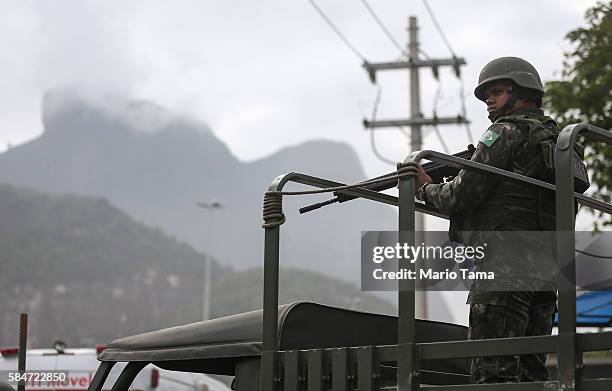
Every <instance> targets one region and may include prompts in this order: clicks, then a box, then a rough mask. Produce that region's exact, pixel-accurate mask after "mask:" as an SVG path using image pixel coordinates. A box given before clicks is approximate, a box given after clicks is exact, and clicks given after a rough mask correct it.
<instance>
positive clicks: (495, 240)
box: [425, 110, 559, 290]
mask: <svg viewBox="0 0 612 391" xmlns="http://www.w3.org/2000/svg"><path fill="white" fill-rule="evenodd" d="M558 133H559V129H558V127H557V125H556V123H555V122H554V121H553V120H552V119H550V117H546V116H544V115H543V113H542V111H541V110H532V111H528V112H516V113H513V114H512V115H511V116H505V117H501V118H499V119H498V120H497V121H495V122H494V123H493V124H492V125H491V126H490V127H489V128H488V129H487V131H486V132H485V133H484V134H483V136H482V138H481V139H480V142H479V143H478V146H477V148H476V150H475V152H474V154H473V156H472V159H471V160H472V161H474V162H478V163H484V164H487V165H489V166H493V167H497V168H500V169H503V170H506V171H510V172H514V173H517V174H521V175H525V176H529V177H533V178H536V179H540V180H548V181H550V179H551V178H550V169H549V168H547V164H552V162H548V163H547V158H549V157H547V156H544V155H546V153H544V152H543V150H544V149H545V148H543V147H542V145H543V144H542V143H543V142H546V143H549V144H550V145H551V146H554V142H555V140H556V137H557V135H558ZM553 148H554V147H553ZM550 160H552V157H550ZM551 169H553V170H554V165H553V166H552V167H551ZM425 201H426V203H428V204H430V205H433V206H436V207H437V208H438V209H440V210H441V211H443V212H445V213H448V214H449V216H450V220H451V229H450V232H449V234H450V235H449V236H450V238H451V239H452V240H454V241H457V242H463V243H465V244H471V245H481V244H483V243H487V244H488V245H489V250H491V251H490V252H489V255H488V256H487V259H488V261H487V262H485V263H483V264H478V263H477V265H476V266H477V269H479V270H483V271H494V272H495V274H496V276H499V277H501V278H508V279H509V281H513V284H514V283H515V282H516V281H517V278H516V277H518V276H522V277H525V278H535V279H537V280H550V278H551V276H550V275H545V274H549V273H548V270H552V268H554V262H553V260H552V259H551V257H550V254H548V253H547V252H546V253H541V252H540V251H535V249H537V248H539V247H542V246H541V243H544V242H543V241H541V240H537V239H536V238H534V235H531V234H529V233H528V232H517V231H550V230H554V229H555V228H554V227H555V220H554V215H555V200H554V193H552V192H550V191H547V190H541V189H538V188H535V187H534V186H530V185H527V184H521V183H517V182H512V181H508V180H503V178H501V177H499V176H493V175H482V174H476V173H474V172H473V171H468V170H461V171H460V172H459V174H458V175H457V176H456V177H455V178H454V179H453V180H452V181H450V182H448V183H442V184H432V185H429V186H427V187H426V193H425ZM494 231H495V232H494ZM508 231H514V233H511V232H508ZM517 235H518V236H517ZM542 236H543V234H542ZM547 247H548V246H547ZM547 254H548V255H547ZM536 255H537V256H536ZM509 258H512V259H513V260H512V262H508V259H509ZM536 259H538V261H537V262H536V261H535V260H536ZM544 272H546V273H544ZM497 282H498V283H499V281H497ZM497 289H499V287H497V288H496V290H497Z"/></svg>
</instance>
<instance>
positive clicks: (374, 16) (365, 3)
mask: <svg viewBox="0 0 612 391" xmlns="http://www.w3.org/2000/svg"><path fill="white" fill-rule="evenodd" d="M361 3H362V4H363V6H364V7H366V9H367V10H368V12H369V13H370V16H372V18H374V20H375V21H376V23H377V24H378V26H379V27H380V28H381V30H382V31H383V32H384V33H385V35H386V36H387V38H389V40H390V41H391V42H392V43H393V44H394V45H395V47H396V48H397V49H398V50H399V51H400V53H405V52H406V50H405V49H404V48H403V47H402V45H400V44H399V43H398V42H397V41H396V40H395V38H394V37H393V35H391V33H390V32H389V30H388V29H387V27H385V25H384V23H383V22H382V21H381V20H380V18H379V17H378V16H377V15H376V13H375V12H374V10H373V9H372V7H370V4H368V2H367V0H361Z"/></svg>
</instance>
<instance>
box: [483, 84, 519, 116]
mask: <svg viewBox="0 0 612 391" xmlns="http://www.w3.org/2000/svg"><path fill="white" fill-rule="evenodd" d="M507 91H508V94H509V95H510V98H509V99H508V101H507V102H506V103H505V104H504V105H503V106H502V107H500V108H499V109H497V110H495V111H492V112H491V113H490V114H489V119H490V120H491V122H495V121H497V120H498V119H499V118H500V117H503V116H504V115H505V114H506V112H507V111H509V110H511V109H512V108H513V107H514V104H515V103H516V101H517V100H518V94H517V93H516V92H515V91H514V90H513V89H512V86H511V85H510V86H508V89H507Z"/></svg>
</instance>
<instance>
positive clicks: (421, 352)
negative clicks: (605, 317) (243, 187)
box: [92, 123, 612, 391]
mask: <svg viewBox="0 0 612 391" xmlns="http://www.w3.org/2000/svg"><path fill="white" fill-rule="evenodd" d="M581 133H583V134H584V136H586V138H587V139H591V140H595V141H601V142H604V143H608V144H612V133H610V132H608V131H606V130H603V129H600V128H598V127H595V126H592V125H589V124H587V123H582V124H578V125H571V126H568V127H565V128H564V129H563V130H562V131H561V133H560V135H559V138H558V142H557V157H556V162H555V164H556V185H551V184H549V183H546V182H543V181H539V180H536V179H533V178H529V177H526V176H522V175H518V174H515V173H511V172H508V171H505V170H501V169H498V168H495V167H490V166H487V165H485V164H481V163H476V162H472V161H469V160H465V159H460V158H457V157H454V156H449V155H445V154H442V153H439V152H435V151H426V150H425V151H416V152H414V153H412V154H410V155H409V156H408V158H406V160H405V162H416V163H418V162H419V161H420V160H422V159H427V160H432V161H439V162H444V163H446V164H449V165H451V166H454V167H458V168H462V169H467V170H471V171H476V172H478V173H481V174H486V175H496V176H499V177H503V178H505V179H508V180H512V181H518V182H522V183H528V184H531V185H534V186H537V187H540V188H545V189H548V190H553V191H555V192H556V208H557V210H556V214H557V231H573V230H574V219H575V216H574V202H575V201H578V202H580V203H581V204H583V205H585V206H589V207H591V208H594V209H597V210H600V211H602V212H604V213H608V214H611V213H612V207H610V206H609V205H607V204H605V203H603V202H601V201H598V200H594V199H592V198H589V197H587V196H584V195H582V194H577V193H574V191H573V186H574V183H573V174H572V164H573V161H572V159H573V153H572V152H573V146H574V144H575V142H576V140H577V138H578V136H579V135H580V134H581ZM290 181H291V182H297V183H302V184H306V185H312V186H316V187H319V188H328V187H335V186H341V185H343V184H342V183H339V182H334V181H329V180H326V179H322V178H317V177H313V176H309V175H304V174H299V173H287V174H284V175H281V176H279V177H277V178H276V179H275V180H274V181H273V182H272V183H271V184H270V186H269V188H268V190H269V191H282V189H283V187H284V186H285V184H286V183H287V182H290ZM398 187H399V197H397V198H396V197H393V196H389V195H386V194H381V193H377V192H375V191H372V190H367V189H363V188H357V189H351V190H343V191H341V193H346V194H350V195H353V196H357V197H361V198H366V199H370V200H372V201H377V202H381V203H385V204H390V205H398V206H399V231H400V241H402V242H406V243H409V244H411V243H412V244H414V241H415V232H414V216H415V212H416V211H417V210H418V211H420V212H424V213H428V214H435V212H436V211H435V210H431V208H426V207H424V205H423V204H419V203H417V202H415V201H414V194H415V178H413V177H404V178H401V179H400V180H399V185H398ZM432 212H433V213H432ZM439 214H440V212H438V215H439ZM569 236H570V237H571V238H572V240H564V241H558V243H557V254H559V255H560V256H561V257H562V258H564V259H563V260H562V262H563V264H566V265H570V269H571V270H570V274H569V277H570V279H571V280H572V281H574V283H575V257H574V251H573V249H574V245H575V243H574V240H573V236H571V235H569ZM279 244H280V226H275V227H269V228H265V247H264V308H263V314H264V315H263V318H264V323H263V328H264V329H263V351H262V377H261V380H262V390H265V391H268V390H269V391H274V390H276V388H277V385H278V384H279V383H280V376H279V375H278V374H279V368H278V366H279V363H278V357H279V353H280V352H279V351H278V347H279V345H278V342H279V330H278V271H279ZM412 283H414V281H412ZM398 302H399V303H398V306H399V318H398V344H397V345H391V346H378V347H375V349H376V351H377V352H378V353H375V354H379V355H380V356H378V357H379V359H380V361H384V360H385V359H386V358H387V357H388V358H393V357H395V359H396V360H397V363H398V369H397V378H398V388H397V389H398V391H416V390H419V389H420V388H423V389H426V388H430V387H427V386H421V385H420V384H419V361H420V360H421V359H425V358H428V359H440V358H458V357H480V356H494V355H499V354H500V353H503V352H504V351H506V350H507V352H506V353H511V351H512V352H515V353H516V354H522V352H523V351H525V352H528V353H551V352H554V351H555V349H554V348H555V347H556V350H557V352H558V353H559V359H558V366H559V382H558V383H557V382H535V383H523V384H490V385H488V384H487V385H460V386H437V387H436V389H437V390H440V391H443V390H445V391H451V390H472V389H474V390H483V391H484V390H557V389H561V390H564V391H571V390H574V389H576V383H577V382H578V383H579V384H580V383H582V384H583V385H584V386H586V387H588V389H592V390H604V389H605V390H607V389H609V388H610V387H611V385H612V380H609V379H597V380H584V381H580V379H579V378H577V376H576V369H577V364H578V366H579V365H581V363H580V361H581V358H582V352H583V351H590V350H601V349H602V347H603V349H607V348H610V347H611V346H610V345H611V344H610V343H606V342H607V341H608V340H607V339H606V338H607V337H608V335H612V333H596V334H592V335H589V336H583V335H576V317H575V316H576V292H575V290H573V291H569V290H565V291H561V292H560V293H559V320H560V324H559V335H558V336H541V337H518V338H505V339H499V340H481V341H474V340H472V341H457V342H438V343H422V344H417V343H416V338H415V337H416V336H415V318H414V314H415V311H414V310H415V308H414V290H402V289H400V291H399V292H398ZM572 314H573V315H572ZM527 339H529V340H530V341H526V340H527ZM509 340H512V341H516V342H519V343H518V344H517V345H516V346H515V345H512V346H511V347H510V349H507V348H505V347H503V344H505V345H507V342H508V341H509ZM520 342H524V343H525V344H522V343H520ZM602 344H603V345H602ZM496 345H497V346H496ZM555 345H556V346H555ZM604 345H605V346H604ZM394 350H395V352H394ZM342 351H345V352H348V353H350V350H348V351H347V350H345V349H342ZM517 352H518V353H517ZM390 355H391V356H390ZM348 356H349V357H350V356H351V354H349V355H348ZM349 363H350V360H349V361H348V362H347V365H349V366H350V364H349ZM334 380H335V381H337V380H338V379H334ZM557 385H558V387H557ZM587 385H588V386H587ZM92 391H94V390H92ZM113 391H114V390H113Z"/></svg>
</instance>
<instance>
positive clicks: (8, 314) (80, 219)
mask: <svg viewBox="0 0 612 391" xmlns="http://www.w3.org/2000/svg"><path fill="white" fill-rule="evenodd" d="M0 216H2V219H0V248H2V252H0V286H2V289H1V290H0V302H1V303H2V311H1V312H0V346H9V345H15V344H17V336H18V320H19V313H20V312H27V313H28V314H29V316H30V318H29V328H28V329H29V330H28V341H29V344H30V346H33V347H50V346H51V343H52V342H53V341H54V340H56V339H62V340H64V341H66V342H67V343H68V345H69V346H71V347H77V346H90V347H91V346H93V345H94V344H95V343H105V342H109V341H111V340H113V339H115V338H118V337H121V336H125V335H130V334H136V333H141V332H145V331H150V330H154V329H159V328H163V327H170V326H175V325H180V324H186V323H190V322H195V321H199V320H201V316H202V297H203V281H204V263H205V260H206V256H205V255H203V254H201V253H198V252H196V251H195V250H194V249H193V248H192V247H191V246H189V245H188V244H186V243H182V242H179V241H177V240H176V239H173V238H171V237H169V236H168V235H166V234H164V233H163V232H162V231H160V230H159V229H156V228H151V227H148V226H145V225H143V224H142V223H139V222H137V221H134V220H133V219H131V218H130V217H129V216H127V215H126V214H125V213H123V212H122V211H120V210H118V209H117V208H116V207H114V206H113V205H111V204H110V203H109V202H108V201H107V200H105V199H102V198H92V197H80V196H74V195H50V194H43V193H40V192H37V191H34V190H31V189H27V188H20V187H15V186H12V185H0ZM261 276H262V272H261V269H254V270H243V271H235V270H232V269H231V268H229V267H222V266H220V265H219V264H217V263H213V267H212V284H211V316H212V317H213V318H214V317H220V316H225V315H228V314H233V313H238V312H244V311H249V310H253V309H257V308H261V306H262V303H263V299H262V297H263V296H262V278H261ZM280 291H281V292H280V293H281V294H280V302H281V303H284V302H291V301H298V300H310V301H317V302H321V303H327V304H332V305H337V306H343V307H349V308H350V307H354V308H358V309H364V310H370V311H377V312H381V311H383V312H393V310H394V309H393V306H392V305H391V304H390V303H389V302H386V301H384V300H381V299H378V298H375V297H374V296H372V295H370V294H368V293H363V292H360V291H359V289H357V288H356V287H355V286H353V285H351V284H347V283H344V282H341V281H338V280H336V279H332V278H329V277H326V276H323V275H321V274H319V273H314V272H309V271H302V270H294V269H290V270H287V269H282V271H281V284H280Z"/></svg>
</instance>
